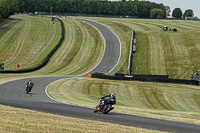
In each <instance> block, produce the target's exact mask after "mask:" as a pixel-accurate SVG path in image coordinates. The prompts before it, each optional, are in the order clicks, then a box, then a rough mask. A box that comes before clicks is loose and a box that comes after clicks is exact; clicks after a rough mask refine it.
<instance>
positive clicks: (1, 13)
mask: <svg viewBox="0 0 200 133" xmlns="http://www.w3.org/2000/svg"><path fill="white" fill-rule="evenodd" d="M17 11H18V0H0V21H1V20H2V19H5V18H8V17H10V15H13V14H14V13H16V12H17Z"/></svg>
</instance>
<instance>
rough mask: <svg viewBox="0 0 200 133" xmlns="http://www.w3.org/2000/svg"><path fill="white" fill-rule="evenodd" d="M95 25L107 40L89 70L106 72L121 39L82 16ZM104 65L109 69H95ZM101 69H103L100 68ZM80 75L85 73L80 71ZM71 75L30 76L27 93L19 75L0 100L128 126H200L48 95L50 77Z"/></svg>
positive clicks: (187, 132) (184, 129)
mask: <svg viewBox="0 0 200 133" xmlns="http://www.w3.org/2000/svg"><path fill="white" fill-rule="evenodd" d="M84 21H85V22H88V23H90V24H92V25H93V26H95V27H96V28H97V29H98V30H99V31H100V32H101V33H102V35H103V36H104V38H105V42H106V48H105V54H104V56H103V58H102V61H101V62H100V63H99V65H98V66H97V67H96V68H94V69H93V70H92V71H91V72H103V73H108V72H109V71H110V70H111V69H112V68H113V67H114V66H115V65H116V63H117V61H118V60H119V57H120V42H119V40H118V38H117V37H116V36H115V35H114V34H113V32H112V31H111V30H109V29H108V28H107V27H105V26H103V25H101V24H98V23H95V22H92V21H88V20H84ZM103 66H106V67H107V68H109V69H105V71H98V70H100V68H102V67H103ZM101 70H102V69H101ZM83 76H86V74H85V75H83ZM63 78H72V77H37V78H31V79H32V80H33V82H34V83H35V87H34V90H33V91H32V92H31V93H30V94H26V93H25V84H26V82H27V81H28V80H29V79H20V80H15V81H11V82H7V83H4V84H1V85H0V104H2V105H8V106H12V107H19V108H26V109H31V110H36V111H42V112H48V113H53V114H57V115H62V116H70V117H77V118H83V119H90V120H97V121H104V122H110V123H116V124H121V125H127V126H134V127H141V128H146V129H154V130H160V131H169V132H181V133H199V132H200V126H199V125H193V124H186V123H179V122H172V121H166V120H160V119H153V118H146V117H139V116H134V115H127V114H121V113H116V112H114V110H113V111H112V112H110V113H109V114H106V115H105V114H101V113H96V114H95V113H93V109H91V108H86V107H78V106H74V105H69V104H64V103H60V102H57V101H54V100H52V99H51V98H49V97H48V96H47V95H46V93H45V88H46V87H47V86H48V85H49V84H50V83H52V82H53V81H56V80H59V79H63Z"/></svg>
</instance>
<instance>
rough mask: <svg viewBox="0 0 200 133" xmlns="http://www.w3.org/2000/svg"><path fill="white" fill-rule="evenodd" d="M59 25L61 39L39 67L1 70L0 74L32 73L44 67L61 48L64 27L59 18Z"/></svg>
mask: <svg viewBox="0 0 200 133" xmlns="http://www.w3.org/2000/svg"><path fill="white" fill-rule="evenodd" d="M57 19H58V20H59V21H60V23H61V27H62V34H61V38H60V40H59V42H58V44H57V45H56V46H55V47H54V48H53V49H52V50H51V51H50V53H49V54H48V55H47V57H46V58H45V59H44V61H43V62H41V63H40V64H39V65H37V66H34V67H32V68H27V69H20V70H3V71H0V73H27V72H33V71H36V70H39V69H41V68H42V67H44V66H45V65H46V64H47V63H48V62H49V60H50V58H51V57H52V56H53V54H54V53H55V52H56V51H57V50H58V48H59V47H60V46H61V44H62V42H63V40H64V38H65V27H64V23H63V21H62V20H60V19H59V18H57Z"/></svg>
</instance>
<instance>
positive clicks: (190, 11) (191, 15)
mask: <svg viewBox="0 0 200 133" xmlns="http://www.w3.org/2000/svg"><path fill="white" fill-rule="evenodd" d="M193 16H194V13H193V10H191V9H188V10H186V11H185V13H184V14H183V17H193Z"/></svg>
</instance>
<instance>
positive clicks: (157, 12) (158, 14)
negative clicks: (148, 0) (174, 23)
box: [150, 8, 164, 19]
mask: <svg viewBox="0 0 200 133" xmlns="http://www.w3.org/2000/svg"><path fill="white" fill-rule="evenodd" d="M150 18H153V19H155V18H157V19H162V18H164V13H163V10H161V9H157V8H154V9H151V11H150Z"/></svg>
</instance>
